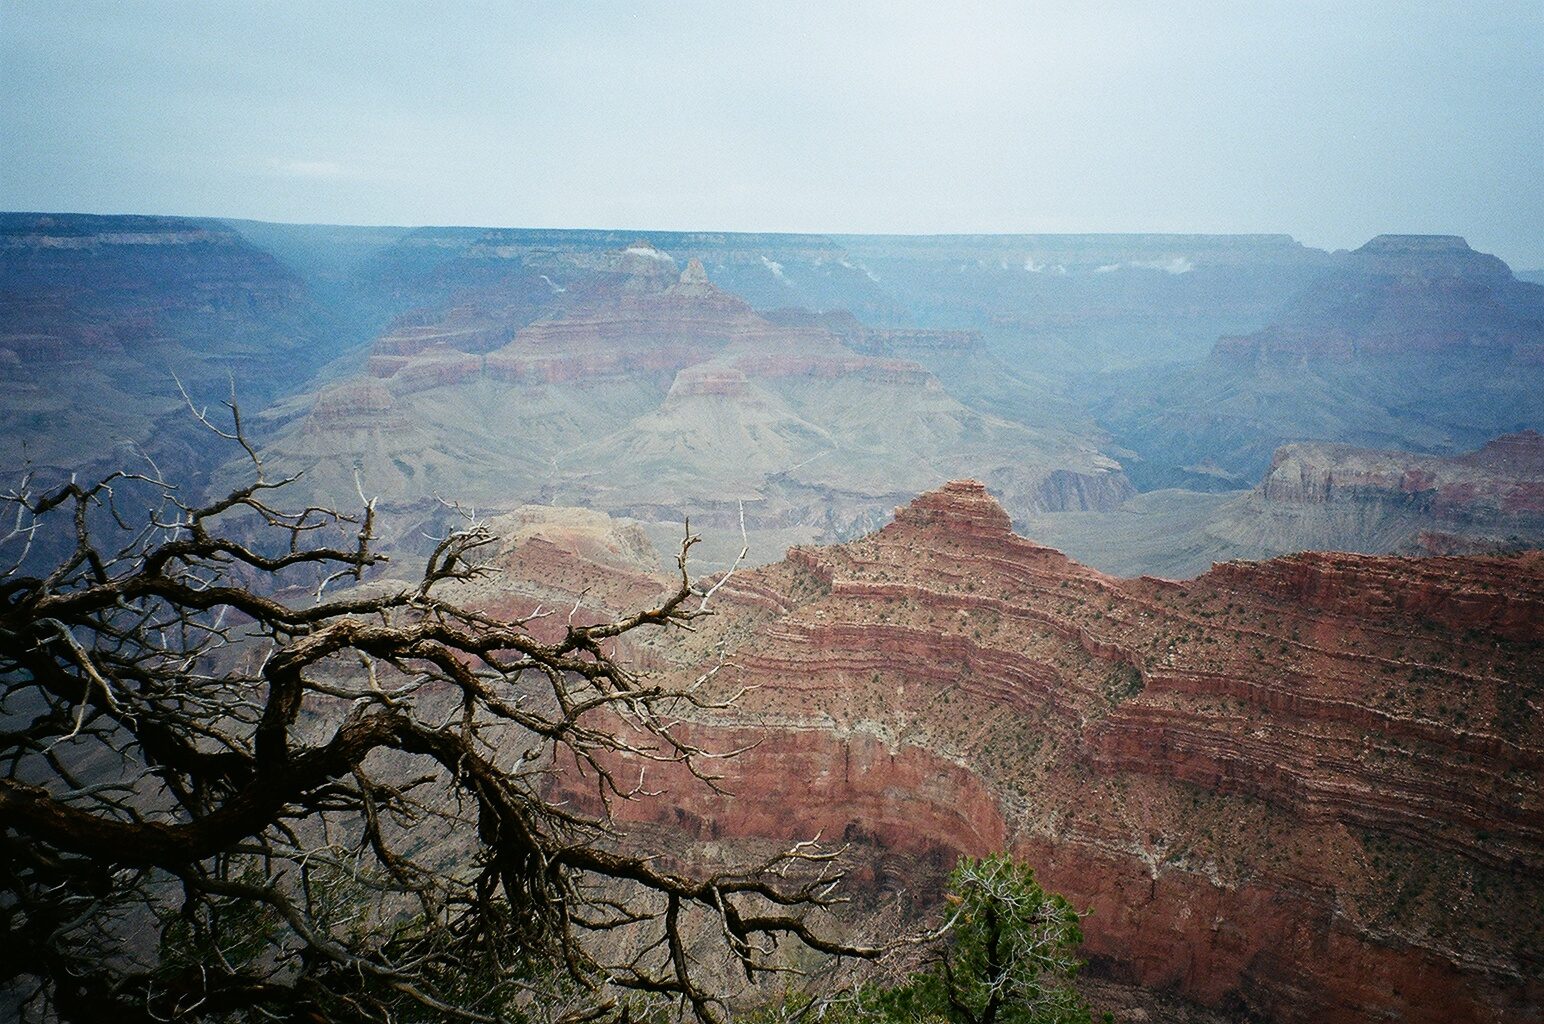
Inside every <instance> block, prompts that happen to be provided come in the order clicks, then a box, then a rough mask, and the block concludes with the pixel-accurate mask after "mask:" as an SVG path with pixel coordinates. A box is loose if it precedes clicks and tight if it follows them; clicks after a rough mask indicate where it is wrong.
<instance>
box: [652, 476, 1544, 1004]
mask: <svg viewBox="0 0 1544 1024" xmlns="http://www.w3.org/2000/svg"><path fill="white" fill-rule="evenodd" d="M720 597H721V598H722V600H723V602H724V603H723V604H722V605H721V606H720V616H719V619H718V625H717V627H716V629H715V630H714V631H713V632H711V633H707V634H702V635H698V636H693V637H690V638H685V639H681V640H677V639H671V640H669V641H668V642H662V643H660V644H659V645H657V646H656V647H655V648H654V650H655V654H654V657H655V658H657V659H658V662H657V663H659V664H661V665H664V664H669V663H676V664H681V665H682V666H683V671H684V672H688V673H695V672H700V670H701V665H702V664H704V662H699V661H698V660H697V659H698V658H704V657H705V658H707V659H709V661H710V662H716V660H717V659H718V658H719V657H721V656H722V655H721V654H715V653H713V652H714V651H721V652H723V653H726V654H727V655H728V656H729V660H728V661H727V663H726V664H725V665H724V667H723V668H722V669H721V670H720V671H719V672H718V674H717V675H716V676H715V679H716V680H717V681H718V682H719V683H721V684H722V686H723V687H725V688H726V689H730V688H733V689H738V688H740V687H748V689H747V690H746V693H745V696H744V698H743V699H742V702H741V704H740V707H739V709H738V711H737V712H735V713H734V714H733V715H732V716H727V717H719V718H716V719H704V720H702V721H699V722H698V723H697V724H696V725H695V726H693V728H694V729H696V730H698V732H697V733H695V734H694V735H695V736H697V737H699V738H701V739H703V740H704V741H705V742H706V741H709V740H711V741H713V742H712V745H713V746H715V747H720V748H726V747H735V746H741V745H743V743H744V741H745V740H746V739H748V738H749V737H751V736H752V735H754V736H755V737H756V738H757V740H758V742H759V745H758V746H757V747H756V748H755V750H754V751H753V752H752V753H751V754H749V755H748V758H747V759H746V760H743V761H740V762H738V763H737V762H735V761H730V762H727V763H726V767H727V771H728V772H729V775H728V778H727V780H726V787H727V788H728V789H729V790H730V791H732V792H734V793H735V794H736V795H735V796H734V797H733V798H732V799H730V798H725V797H720V796H716V795H714V794H712V793H710V792H706V791H704V790H703V789H702V788H701V787H700V786H693V785H691V784H690V783H689V782H688V780H685V779H671V778H669V777H668V772H666V776H665V777H664V778H660V777H657V776H652V775H651V779H652V782H651V784H652V785H653V786H655V787H656V788H661V789H664V790H666V791H667V792H668V793H669V796H668V797H667V798H666V799H665V800H664V801H661V802H659V803H657V804H655V805H653V806H652V807H651V806H650V805H647V804H639V805H635V806H632V807H630V808H627V809H626V813H627V814H630V815H631V816H632V817H634V818H636V819H639V820H640V821H643V820H647V821H649V822H652V823H654V824H655V825H660V824H661V823H663V824H668V825H671V826H672V827H675V828H678V829H685V830H686V831H687V832H689V833H691V834H692V835H694V836H697V837H698V838H699V839H704V840H706V839H713V840H714V841H728V840H731V839H736V838H738V839H741V840H746V841H750V840H754V839H757V838H760V839H767V838H776V839H789V838H808V837H809V836H811V835H814V834H816V833H817V832H818V833H820V834H821V835H823V836H826V837H828V838H833V839H834V838H836V837H838V836H840V837H842V838H843V839H844V840H845V841H846V842H847V843H849V845H850V847H851V849H852V851H853V855H854V856H855V857H856V858H857V860H858V862H859V863H860V864H861V865H862V867H861V869H860V870H859V875H860V877H861V878H862V879H863V880H865V882H866V884H868V885H869V887H870V891H871V893H873V894H883V893H884V892H892V893H901V892H903V891H904V892H905V893H909V894H911V896H912V897H913V898H917V899H918V900H919V901H920V900H921V895H922V894H926V893H928V892H934V891H936V887H937V884H938V879H939V877H940V873H941V872H942V871H944V870H946V869H947V866H948V864H949V863H950V862H952V859H953V857H954V856H956V855H957V854H959V853H982V852H985V851H987V850H990V849H995V848H1000V847H1003V846H1006V847H1007V848H1009V849H1012V850H1013V851H1014V852H1015V853H1016V854H1018V855H1020V856H1023V857H1025V858H1026V859H1028V860H1029V861H1031V862H1032V863H1034V864H1036V865H1037V867H1038V869H1039V872H1040V876H1041V878H1042V879H1043V880H1044V881H1045V883H1046V884H1048V885H1049V886H1051V887H1053V888H1056V889H1059V890H1061V891H1063V892H1065V893H1066V894H1067V895H1068V896H1069V897H1070V898H1071V899H1072V900H1073V901H1074V903H1076V904H1077V905H1079V906H1081V907H1085V908H1089V909H1091V910H1092V911H1093V913H1092V915H1091V916H1090V917H1089V918H1088V919H1087V920H1086V921H1085V926H1084V927H1085V932H1086V935H1087V944H1086V947H1085V948H1086V951H1087V953H1088V954H1089V955H1090V957H1091V960H1092V968H1091V969H1092V970H1093V971H1094V972H1095V973H1096V974H1097V975H1099V976H1101V977H1104V978H1108V979H1114V980H1118V981H1121V982H1124V983H1128V984H1137V985H1140V986H1144V987H1147V988H1150V989H1157V990H1163V991H1169V992H1172V993H1177V994H1179V995H1181V996H1183V997H1185V998H1186V999H1189V1000H1191V1001H1193V1002H1195V1003H1198V1004H1201V1005H1204V1006H1209V1007H1212V1008H1214V1009H1220V1010H1223V1011H1227V1012H1232V1013H1246V1012H1247V1013H1253V1014H1258V1015H1261V1016H1263V1017H1265V1018H1267V1019H1271V1020H1279V1021H1373V1020H1383V1019H1388V1018H1389V1017H1390V1016H1394V1017H1397V1018H1398V1019H1402V1020H1409V1021H1434V1022H1435V1021H1439V1020H1440V1021H1495V1020H1501V1021H1523V1020H1531V1019H1534V1016H1535V1015H1536V1014H1537V1012H1538V1008H1539V1007H1540V1006H1541V1005H1544V986H1541V985H1540V983H1539V981H1538V979H1539V978H1540V977H1541V976H1544V930H1541V929H1544V925H1541V924H1540V921H1541V920H1544V885H1541V884H1540V879H1541V878H1544V782H1541V770H1544V556H1540V555H1538V554H1536V553H1530V554H1523V555H1517V556H1511V557H1500V558H1498V557H1468V558H1431V559H1421V560H1410V559H1398V558H1372V557H1366V556H1353V555H1329V554H1317V555H1302V556H1295V557H1292V558H1285V559H1278V560H1276V561H1274V562H1267V563H1258V564H1250V563H1230V564H1226V565H1222V566H1218V567H1217V568H1216V569H1214V570H1213V571H1212V572H1210V573H1207V574H1206V575H1204V576H1202V577H1200V578H1198V579H1196V580H1192V581H1187V582H1185V583H1173V582H1169V581H1164V580H1158V579H1150V578H1144V579H1131V580H1123V579H1116V578H1113V577H1109V576H1105V575H1103V574H1101V573H1098V572H1096V571H1094V570H1091V569H1088V568H1085V567H1082V566H1079V565H1077V564H1076V563H1074V562H1072V561H1070V560H1069V559H1067V558H1065V557H1064V556H1062V555H1060V554H1059V553H1057V552H1055V551H1053V550H1051V549H1048V548H1044V547H1041V546H1039V545H1036V544H1033V543H1032V542H1030V541H1027V540H1024V539H1023V538H1020V537H1016V536H1014V535H1013V534H1012V533H1011V531H1010V529H1009V522H1008V518H1007V516H1006V514H1005V513H1004V512H1003V510H1002V509H1001V507H1000V506H999V505H998V504H997V503H996V502H995V501H994V500H993V499H992V498H991V497H990V496H989V495H988V494H987V492H986V491H985V489H984V488H982V487H981V485H979V484H976V483H973V482H963V483H954V484H950V485H948V486H947V487H945V488H943V489H942V490H939V491H935V492H931V493H929V494H926V495H924V496H923V497H921V498H919V499H917V500H916V501H914V502H912V503H911V504H910V505H908V506H906V507H904V508H902V509H899V510H898V511H897V515H896V519H895V522H893V523H892V524H891V525H889V526H887V527H885V528H884V529H883V530H881V531H879V532H878V533H876V534H873V535H870V536H868V537H865V538H862V539H861V540H857V541H854V542H851V543H849V544H846V545H844V546H841V547H836V548H798V549H795V550H794V551H792V552H790V555H789V557H788V558H787V559H786V560H785V561H784V562H783V563H781V564H778V565H774V566H767V567H765V568H762V569H759V570H756V571H754V572H751V573H748V574H737V575H736V576H735V577H734V578H733V579H732V580H731V581H730V582H729V584H727V585H726V586H725V587H724V589H723V590H722V591H721V592H720ZM694 652H696V653H694ZM688 666H690V667H688ZM874 898H876V899H877V898H879V895H875V896H874ZM897 898H899V897H897Z"/></svg>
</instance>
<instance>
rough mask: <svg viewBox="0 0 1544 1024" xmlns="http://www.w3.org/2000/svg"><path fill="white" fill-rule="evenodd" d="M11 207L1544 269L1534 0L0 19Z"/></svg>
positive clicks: (13, 15)
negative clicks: (1089, 244) (1094, 247)
mask: <svg viewBox="0 0 1544 1024" xmlns="http://www.w3.org/2000/svg"><path fill="white" fill-rule="evenodd" d="M0 209H11V210H51V211H63V210H70V211H92V212H110V213H119V212H137V213H173V214H191V215H211V216H225V217H250V218H257V219H262V220H280V221H325V222H333V223H365V224H476V225H498V226H553V227H617V228H638V229H719V230H757V231H817V232H1037V231H1052V232H1054V231H1186V232H1189V231H1197V232H1232V231H1273V232H1274V231H1282V232H1288V233H1291V234H1293V235H1295V236H1296V237H1297V238H1299V239H1301V240H1302V241H1304V242H1306V243H1308V244H1311V245H1319V246H1324V247H1328V248H1340V247H1354V246H1356V245H1360V244H1361V243H1362V242H1364V241H1366V240H1367V239H1368V238H1370V237H1371V236H1373V235H1375V234H1378V233H1380V232H1442V233H1454V234H1462V235H1465V236H1466V237H1468V239H1469V241H1470V243H1471V244H1472V245H1474V246H1475V247H1476V248H1479V249H1483V250H1486V251H1490V252H1494V253H1496V254H1498V255H1500V256H1501V257H1502V258H1504V259H1506V260H1507V261H1508V262H1510V263H1512V264H1513V266H1514V267H1517V268H1519V269H1521V268H1536V267H1544V0H1520V2H1504V0H1502V2H1488V0H1468V2H1452V3H1446V2H1443V3H1438V2H1427V0H1400V2H1389V3H1365V2H1358V0H1334V2H1322V3H1321V2H1293V0H1275V2H1258V3H1255V2H1245V0H1227V2H1224V0H1219V2H1216V3H1191V2H1183V0H1175V2H1132V3H1101V2H1098V0H1069V2H1066V3H1041V2H1024V3H983V4H969V3H959V2H950V3H942V2H939V3H916V4H907V3H897V2H874V3H840V2H834V0H832V2H819V3H783V2H771V0H767V2H764V3H758V4H736V3H733V2H730V0H718V2H707V3H686V2H677V3H665V2H659V3H641V2H640V3H605V2H593V3H586V2H582V0H575V2H546V3H530V4H525V3H513V2H504V3H470V2H461V3H457V2H455V0H446V2H443V3H436V4H428V3H411V4H409V3H386V2H377V3H348V2H338V0H328V2H324V3H314V2H305V3H299V2H296V3H257V2H245V0H243V2H235V0H231V2H223V0H214V2H207V3H205V2H197V3H195V2H192V0H188V2H179V3H170V2H166V3H148V2H138V3H136V2H104V3H92V2H81V0H68V2H65V0H59V2H30V0H0Z"/></svg>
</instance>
